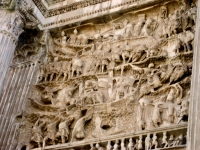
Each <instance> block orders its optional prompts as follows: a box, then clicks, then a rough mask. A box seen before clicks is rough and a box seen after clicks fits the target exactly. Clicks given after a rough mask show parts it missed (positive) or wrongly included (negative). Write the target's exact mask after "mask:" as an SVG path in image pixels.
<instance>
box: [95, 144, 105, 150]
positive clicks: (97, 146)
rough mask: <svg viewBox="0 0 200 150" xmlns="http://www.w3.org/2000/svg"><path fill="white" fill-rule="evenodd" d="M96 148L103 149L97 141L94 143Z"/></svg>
mask: <svg viewBox="0 0 200 150" xmlns="http://www.w3.org/2000/svg"><path fill="white" fill-rule="evenodd" d="M96 148H97V150H104V148H103V147H100V145H99V143H97V144H96Z"/></svg>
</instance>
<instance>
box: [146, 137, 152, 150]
mask: <svg viewBox="0 0 200 150" xmlns="http://www.w3.org/2000/svg"><path fill="white" fill-rule="evenodd" d="M151 146H152V142H151V138H150V134H149V133H148V134H147V137H146V138H145V150H150V149H151Z"/></svg>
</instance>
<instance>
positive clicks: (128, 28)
mask: <svg viewBox="0 0 200 150" xmlns="http://www.w3.org/2000/svg"><path fill="white" fill-rule="evenodd" d="M123 24H124V29H125V37H126V38H130V37H131V36H132V35H133V31H134V25H135V24H134V23H133V22H129V21H128V20H127V19H126V20H125V21H124V23H123Z"/></svg>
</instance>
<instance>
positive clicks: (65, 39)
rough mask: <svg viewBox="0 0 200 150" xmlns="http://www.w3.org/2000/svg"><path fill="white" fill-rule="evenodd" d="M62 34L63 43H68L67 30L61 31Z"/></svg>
mask: <svg viewBox="0 0 200 150" xmlns="http://www.w3.org/2000/svg"><path fill="white" fill-rule="evenodd" d="M61 36H62V38H61V44H62V45H65V44H67V37H66V36H65V32H64V31H62V32H61Z"/></svg>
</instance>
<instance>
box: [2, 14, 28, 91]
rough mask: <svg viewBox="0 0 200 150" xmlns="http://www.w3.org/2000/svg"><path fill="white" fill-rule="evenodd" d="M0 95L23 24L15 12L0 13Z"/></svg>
mask: <svg viewBox="0 0 200 150" xmlns="http://www.w3.org/2000/svg"><path fill="white" fill-rule="evenodd" d="M0 26H1V28H0V73H1V77H0V94H1V91H2V88H3V85H4V79H5V76H6V73H7V71H8V68H9V66H10V63H11V60H12V58H13V54H14V51H15V47H16V44H17V40H18V36H19V35H20V34H21V32H22V31H23V30H22V28H23V26H24V22H23V20H22V17H21V16H20V15H19V14H17V13H16V12H8V11H6V10H1V11H0Z"/></svg>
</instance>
